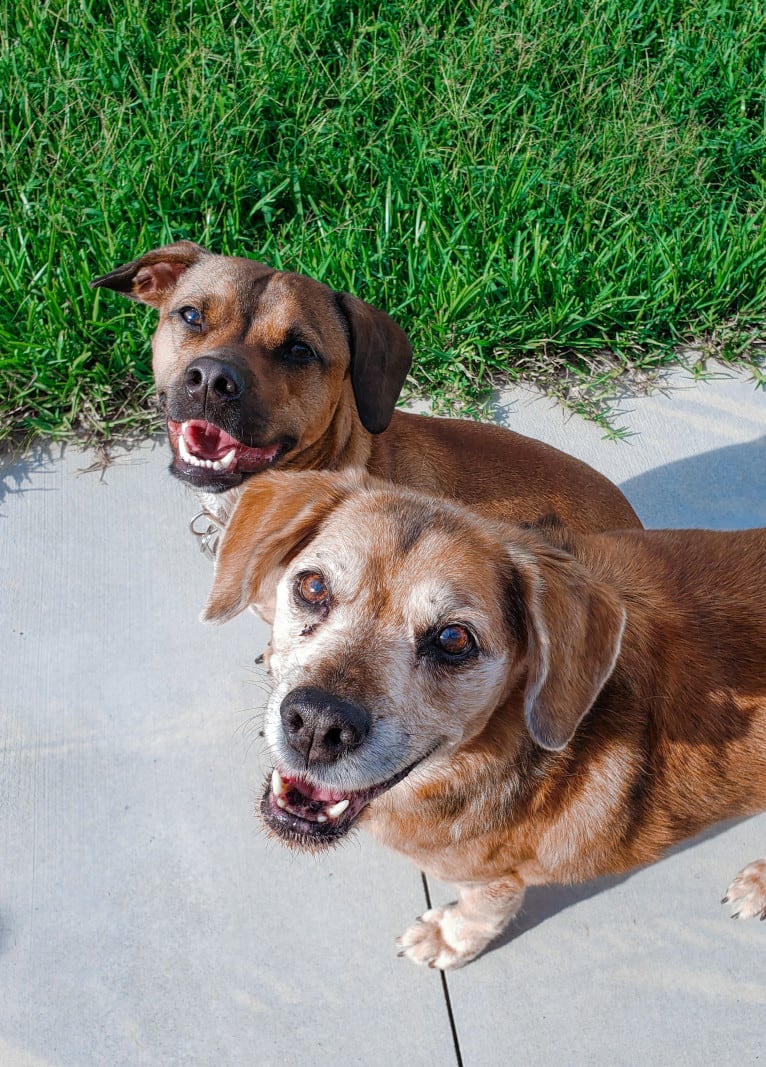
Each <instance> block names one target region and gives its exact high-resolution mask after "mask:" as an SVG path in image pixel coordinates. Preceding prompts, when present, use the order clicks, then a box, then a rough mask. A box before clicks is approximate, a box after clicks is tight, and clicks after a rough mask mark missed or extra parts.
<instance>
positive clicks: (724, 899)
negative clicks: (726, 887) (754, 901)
mask: <svg viewBox="0 0 766 1067" xmlns="http://www.w3.org/2000/svg"><path fill="white" fill-rule="evenodd" d="M721 903H722V904H728V903H729V898H728V897H722V898H721Z"/></svg>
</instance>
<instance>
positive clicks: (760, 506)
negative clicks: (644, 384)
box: [620, 435, 766, 530]
mask: <svg viewBox="0 0 766 1067" xmlns="http://www.w3.org/2000/svg"><path fill="white" fill-rule="evenodd" d="M620 488H621V489H622V491H623V492H624V493H625V495H626V496H627V498H628V500H629V501H630V502H631V504H632V505H633V507H634V508H635V509H636V511H637V512H638V515H639V518H640V519H641V521H642V522H643V523H644V525H645V526H647V527H653V528H655V529H657V528H662V527H676V528H683V527H691V526H701V527H707V528H710V529H715V530H741V529H746V528H748V527H752V526H766V435H764V436H763V437H759V438H756V439H755V440H754V441H748V442H747V443H745V444H741V445H729V446H728V447H726V448H719V449H715V450H714V451H712V452H703V453H702V454H701V455H696V456H690V457H689V458H688V459H682V460H678V461H677V462H675V463H668V464H666V465H665V466H662V467H655V468H654V469H653V470H650V471H647V472H646V473H645V474H640V475H637V476H636V477H635V478H629V479H628V480H627V481H626V482H623V483H622V485H621V486H620Z"/></svg>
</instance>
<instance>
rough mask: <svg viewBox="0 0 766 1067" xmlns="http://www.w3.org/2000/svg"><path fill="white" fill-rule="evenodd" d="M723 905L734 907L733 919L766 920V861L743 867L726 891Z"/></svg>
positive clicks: (757, 861)
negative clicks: (756, 918) (756, 917)
mask: <svg viewBox="0 0 766 1067" xmlns="http://www.w3.org/2000/svg"><path fill="white" fill-rule="evenodd" d="M722 903H723V904H731V905H732V918H734V919H753V918H755V916H756V915H758V916H760V918H761V919H766V860H756V861H755V862H754V863H748V865H747V867H743V868H742V870H741V871H740V872H739V874H738V875H737V877H736V878H735V879H734V881H733V882H732V883H731V885H730V886H729V888H728V889H727V890H726V896H725V897H724V898H723V901H722Z"/></svg>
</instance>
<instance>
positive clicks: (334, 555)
mask: <svg viewBox="0 0 766 1067" xmlns="http://www.w3.org/2000/svg"><path fill="white" fill-rule="evenodd" d="M248 604H255V605H257V606H258V607H259V608H260V610H261V611H262V612H264V613H265V614H266V616H267V617H273V620H274V631H273V637H272V656H271V669H272V674H273V676H274V680H275V688H274V691H273V694H272V696H271V699H270V701H269V705H268V709H267V713H266V731H265V732H266V738H267V741H268V744H269V746H270V748H271V752H272V755H273V757H274V760H275V765H276V766H275V770H274V774H273V776H272V779H271V780H270V782H269V783H268V786H267V789H266V794H265V796H264V799H263V804H262V812H263V815H264V817H265V819H266V822H267V823H268V825H269V826H270V827H271V828H272V829H273V830H274V831H275V832H276V833H277V834H279V835H280V836H281V837H283V838H284V839H285V840H288V841H291V842H293V843H297V844H299V845H301V846H303V847H313V848H315V847H318V846H320V845H322V844H327V843H330V842H332V841H335V840H337V839H338V838H340V837H342V836H343V834H345V833H346V832H347V831H348V829H349V828H350V827H351V826H352V825H353V823H354V821H355V820H356V819H357V817H358V816H359V815H360V814H361V813H362V812H363V811H364V809H365V808H366V807H367V805H369V804H370V803H371V802H372V801H373V800H374V799H375V798H376V797H378V796H380V795H381V794H382V793H384V792H386V791H388V790H394V787H398V789H399V791H400V794H401V796H402V797H404V796H405V795H406V791H407V790H409V789H411V788H412V786H413V785H415V786H416V785H417V783H418V782H421V783H422V782H424V781H427V780H428V779H429V776H431V777H433V776H434V775H436V776H441V775H444V774H449V773H451V770H450V761H451V760H452V759H453V758H454V757H455V756H456V755H457V754H459V752H460V750H461V748H464V747H465V746H468V745H470V744H472V743H475V742H476V741H477V739H480V737H481V735H482V732H483V731H486V730H491V731H492V733H493V735H497V736H502V737H503V738H504V741H503V743H504V744H508V745H511V746H513V744H515V743H516V742H519V743H520V742H521V741H523V742H524V743H526V744H529V737H530V735H531V738H532V740H533V741H534V742H535V743H536V744H538V745H540V746H542V747H544V748H548V749H553V750H557V749H561V748H563V747H565V746H566V745H567V744H568V742H569V741H570V739H571V737H572V735H573V733H574V731H575V730H576V728H577V726H578V724H579V722H580V720H581V719H582V718H583V716H584V715H586V713H587V712H588V710H589V708H590V707H591V705H592V703H593V701H594V700H595V698H596V696H597V694H598V693H599V691H600V689H601V687H602V686H603V684H604V682H605V680H606V678H607V677H608V675H609V674H610V673H611V671H612V668H613V666H614V663H615V659H616V657H617V654H618V651H619V647H620V640H621V634H622V627H623V623H624V610H623V607H622V604H621V602H620V599H619V597H618V595H617V594H616V593H615V592H614V591H613V590H612V589H610V588H609V587H607V586H604V585H601V584H599V583H598V582H596V581H595V579H594V578H592V577H591V576H590V575H589V573H588V572H587V571H586V570H585V569H584V568H583V567H582V566H580V564H579V563H577V561H576V560H574V559H573V558H572V557H571V556H569V555H568V554H566V553H564V552H561V551H559V550H557V549H555V548H552V547H550V546H548V545H546V544H545V543H544V542H542V541H541V540H538V539H537V538H536V537H535V536H534V535H532V534H527V533H525V532H524V531H521V530H513V528H510V527H509V528H508V529H507V530H506V529H505V528H504V527H502V526H498V525H493V524H491V523H489V522H486V521H484V520H482V519H480V518H479V517H477V516H474V515H473V514H471V513H470V512H468V511H466V510H464V509H461V508H458V507H456V506H454V505H452V504H449V503H447V502H443V501H437V500H433V499H431V498H429V497H426V496H423V495H420V494H417V493H414V492H410V491H407V490H402V489H399V488H395V487H393V486H391V485H388V484H385V483H382V482H377V481H374V480H372V479H370V478H369V477H367V476H366V475H364V474H362V473H360V472H349V473H346V474H343V475H337V474H329V473H327V472H306V473H296V474H283V475H276V474H274V475H269V476H267V477H266V478H264V479H258V482H257V484H253V485H251V486H249V487H248V489H247V490H246V491H245V492H244V494H243V496H242V498H241V500H240V502H239V503H238V505H237V508H236V509H235V511H234V514H233V516H232V518H231V520H230V523H229V525H228V526H227V528H226V531H225V533H224V535H223V540H222V542H221V545H220V549H219V554H218V559H217V563H216V576H215V583H214V587H213V590H212V593H211V596H210V600H209V602H208V605H207V607H206V609H205V612H204V614H203V618H205V619H208V620H215V621H225V620H226V619H229V618H231V617H233V616H234V615H236V614H237V613H238V612H240V611H242V610H243V609H244V608H245V607H246V606H247V605H248ZM497 716H503V717H505V721H504V722H503V724H502V728H501V729H498V724H497V723H496V722H492V720H493V719H495V718H496V717H497ZM514 738H515V739H516V741H514ZM506 755H511V756H512V755H513V753H512V752H511V753H506ZM394 796H395V790H394V792H393V793H391V794H390V796H389V800H390V799H391V798H392V797H394Z"/></svg>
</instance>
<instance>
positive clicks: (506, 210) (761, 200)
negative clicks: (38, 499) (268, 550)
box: [0, 0, 766, 439]
mask: <svg viewBox="0 0 766 1067" xmlns="http://www.w3.org/2000/svg"><path fill="white" fill-rule="evenodd" d="M765 57H766V0H750V2H749V3H742V2H736V0H729V2H727V0H709V2H707V3H705V4H699V3H696V2H694V0H687V2H685V3H681V2H674V0H591V2H590V3H587V2H583V0H519V2H510V0H509V2H499V0H491V2H483V0H479V2H471V3H469V2H461V0H457V2H456V0H449V2H442V0H390V2H385V0H379V2H377V3H372V2H368V0H363V2H360V3H356V4H348V3H346V2H341V0H311V2H308V0H258V2H257V3H256V2H255V0H247V2H245V0H231V2H226V0H223V2H220V3H218V4H217V5H211V4H210V3H208V2H206V3H201V2H198V0H183V2H182V0H152V2H151V3H150V2H149V0H120V2H119V3H117V2H114V0H79V2H74V0H72V2H68V0H16V2H15V3H13V4H11V3H7V2H6V3H4V4H2V8H1V10H0V248H2V252H0V271H1V272H2V273H1V275H0V280H1V281H2V285H1V286H0V301H1V302H2V308H1V309H0V411H1V412H2V419H1V420H0V436H5V435H9V434H13V433H26V434H30V433H36V432H44V433H59V434H60V433H67V432H72V431H76V430H82V429H83V428H84V429H86V430H90V431H93V432H95V433H96V434H97V435H99V436H100V437H101V438H102V439H105V438H109V437H110V436H112V435H118V434H122V433H124V432H125V431H126V430H128V429H130V428H131V427H133V426H135V425H136V424H137V423H138V424H139V425H141V424H142V425H147V424H148V422H147V420H150V419H151V417H152V416H151V410H152V409H151V404H150V402H149V397H150V393H151V382H150V377H151V376H150V370H149V360H148V337H149V334H150V332H151V329H152V325H153V313H152V312H151V311H149V310H146V309H143V308H140V307H136V306H135V305H131V304H128V303H126V302H124V301H122V300H121V299H120V298H119V297H118V296H117V295H116V294H113V293H108V292H101V291H93V290H90V289H89V288H88V280H89V278H91V277H93V276H95V275H97V274H101V273H105V272H106V271H108V270H109V269H111V268H112V267H113V266H116V265H117V264H119V263H121V262H124V261H125V260H127V259H132V258H133V257H134V256H135V255H137V254H139V253H140V252H141V251H144V250H146V249H149V248H151V247H154V246H155V245H157V244H161V243H164V242H166V241H169V240H173V239H177V238H181V237H187V238H191V239H193V240H196V241H199V242H200V243H202V244H205V245H206V246H208V247H210V248H211V249H213V250H215V251H220V252H229V253H234V252H236V253H238V254H248V255H253V256H256V257H257V258H260V259H264V260H266V261H268V262H271V263H272V264H274V265H276V266H284V267H289V268H290V269H295V270H300V271H304V272H306V273H308V274H312V275H314V276H316V277H318V278H320V279H322V280H323V281H325V282H327V283H328V284H330V285H332V286H333V287H335V288H339V289H341V288H345V289H349V290H351V291H353V292H354V293H356V294H358V295H359V296H362V297H363V298H364V299H367V300H369V301H370V302H371V303H374V304H377V305H378V306H381V307H384V308H386V309H387V310H388V311H390V312H391V313H392V314H393V315H394V316H396V318H397V319H398V320H399V321H400V322H401V323H402V325H404V326H405V328H406V329H407V330H408V331H409V332H410V334H411V336H412V339H413V342H414V345H415V349H416V364H415V367H414V370H413V378H414V383H415V385H416V386H417V387H418V388H419V389H420V390H421V391H422V392H424V393H425V394H427V395H430V396H431V397H433V398H434V399H435V400H436V402H437V404H438V403H443V402H445V401H449V400H451V399H452V400H456V401H463V402H466V401H469V402H470V401H471V400H475V399H476V398H477V397H478V396H480V394H481V391H482V389H484V388H486V387H487V386H488V385H489V384H490V383H491V381H492V380H493V378H494V376H496V375H497V374H498V373H505V374H508V373H510V374H511V375H519V374H522V375H527V376H530V375H531V376H534V377H537V378H539V377H540V376H541V375H546V374H548V375H550V376H551V377H553V378H556V377H558V379H559V380H562V379H563V380H566V378H567V377H570V378H571V377H572V376H574V377H575V378H577V377H578V376H579V377H580V378H584V379H585V380H590V381H595V386H596V392H597V391H598V387H599V383H603V380H604V377H605V376H606V377H608V376H609V375H611V374H613V373H616V372H617V371H619V370H621V369H624V368H627V367H632V368H636V367H637V368H640V369H642V370H645V369H647V368H649V367H651V366H653V365H655V364H656V363H658V362H662V361H663V360H667V359H668V358H670V355H669V353H670V351H671V347H670V346H672V345H673V344H675V343H677V342H679V341H682V340H684V339H689V338H691V337H700V336H702V337H713V338H721V337H724V338H726V339H727V340H728V350H729V354H732V355H734V356H737V355H739V354H741V352H742V350H743V349H744V348H745V347H746V345H747V344H748V342H749V341H751V340H753V339H759V338H760V337H761V336H762V329H763V325H764V321H765V320H766V284H765V283H766V177H765V175H764V153H765V151H766V127H765V98H764V87H765V86H766V70H765V69H764V63H765ZM724 348H726V346H724ZM605 351H608V352H609V353H610V355H609V356H608V357H605V356H604V355H603V353H604V352H605ZM724 354H726V352H724Z"/></svg>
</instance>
